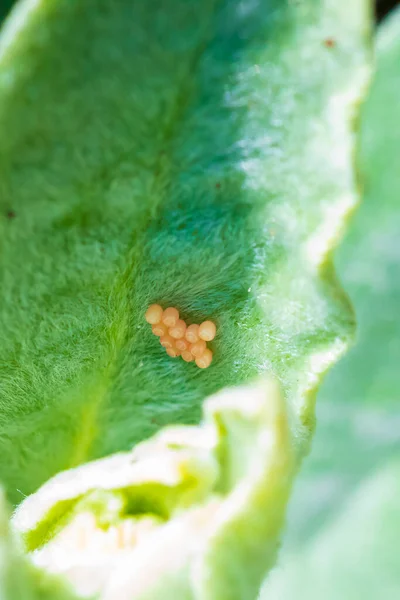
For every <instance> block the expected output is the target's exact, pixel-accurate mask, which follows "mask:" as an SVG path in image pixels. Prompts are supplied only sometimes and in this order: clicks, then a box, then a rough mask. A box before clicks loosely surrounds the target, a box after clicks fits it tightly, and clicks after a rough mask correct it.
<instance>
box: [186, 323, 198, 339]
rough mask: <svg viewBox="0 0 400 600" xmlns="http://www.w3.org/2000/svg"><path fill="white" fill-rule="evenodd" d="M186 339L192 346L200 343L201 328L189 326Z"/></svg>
mask: <svg viewBox="0 0 400 600" xmlns="http://www.w3.org/2000/svg"><path fill="white" fill-rule="evenodd" d="M185 337H186V339H187V341H188V342H190V343H191V344H195V343H196V342H198V341H199V339H200V338H199V326H198V325H194V324H193V325H189V327H188V328H187V329H186V333H185Z"/></svg>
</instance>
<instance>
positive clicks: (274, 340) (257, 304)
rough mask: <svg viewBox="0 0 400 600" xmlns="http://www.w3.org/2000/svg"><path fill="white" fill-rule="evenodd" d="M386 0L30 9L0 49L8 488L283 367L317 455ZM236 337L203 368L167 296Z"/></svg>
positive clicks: (15, 494) (42, 4)
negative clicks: (318, 414)
mask: <svg viewBox="0 0 400 600" xmlns="http://www.w3.org/2000/svg"><path fill="white" fill-rule="evenodd" d="M369 24H370V19H369V4H368V2H367V1H366V0H354V1H353V2H352V3H351V6H349V5H348V4H347V5H343V4H342V3H338V2H337V1H336V0H324V1H323V2H321V1H320V0H304V1H301V2H289V1H284V2H282V1H281V0H260V1H259V2H254V1H253V0H243V1H241V2H239V1H234V0H220V1H215V0H204V1H200V0H193V1H190V2H188V1H187V0H163V1H161V0H154V1H153V2H151V3H150V2H145V1H142V0H136V1H134V2H132V1H131V0H129V1H128V0H115V1H113V2H111V1H110V0H87V1H86V2H80V1H78V0H27V1H25V2H22V3H21V4H19V5H18V6H17V9H16V10H15V11H14V13H13V14H12V15H11V17H10V18H9V19H8V21H7V22H6V25H5V28H4V29H3V33H2V38H1V42H0V131H1V132H2V133H1V136H0V172H1V179H0V211H1V218H0V228H1V230H0V240H1V242H0V243H1V249H0V260H1V263H0V273H1V280H2V285H1V294H2V298H1V313H0V319H1V322H0V329H1V331H2V336H3V341H2V344H1V355H0V382H1V383H0V386H1V389H0V394H1V395H0V415H1V416H0V479H1V480H2V481H4V483H5V485H6V489H7V491H8V494H9V497H10V499H11V500H12V501H13V502H18V501H20V500H21V499H22V496H21V494H29V493H30V492H32V491H33V490H35V489H36V488H37V487H38V486H39V485H40V484H41V483H42V482H43V481H45V480H47V479H48V478H49V477H50V476H51V475H53V474H54V473H56V472H57V471H59V470H61V469H64V468H68V467H72V466H75V465H78V464H81V463H82V462H84V461H86V460H88V459H90V458H96V457H100V456H103V455H106V454H109V453H112V452H115V451H118V450H123V449H127V448H130V447H131V446H132V445H133V444H135V443H136V442H138V441H140V440H141V439H144V438H146V437H148V436H149V435H151V434H152V433H154V432H155V431H156V430H158V429H159V428H160V427H162V426H163V425H165V424H167V423H171V422H178V423H193V422H197V421H198V419H199V416H200V406H201V403H202V401H203V399H204V398H205V397H206V396H208V395H209V394H211V393H214V392H216V391H218V390H219V389H221V388H222V387H225V386H227V385H236V384H239V383H241V382H244V381H247V380H249V379H250V378H252V377H254V376H255V375H258V374H260V373H261V374H262V373H272V374H274V375H276V376H277V377H278V378H279V380H280V381H281V383H282V386H283V389H284V393H285V396H286V398H287V402H288V406H289V408H290V421H291V429H292V432H293V439H294V441H295V445H296V448H297V452H298V455H299V456H301V455H302V454H303V453H304V452H305V451H306V449H307V447H308V442H309V438H310V433H311V431H312V429H313V423H314V407H313V404H314V392H315V388H316V386H317V384H318V382H319V380H320V376H321V374H322V373H323V372H325V370H326V369H327V368H328V367H329V366H330V365H331V364H332V363H333V362H334V361H335V360H336V359H337V357H338V356H339V355H340V354H341V353H342V352H343V351H344V349H345V348H346V344H347V342H348V339H349V337H350V335H351V330H352V323H353V317H352V314H351V311H350V310H349V306H348V302H347V299H346V297H345V296H344V295H343V293H342V292H341V291H340V288H339V287H338V285H337V283H336V281H335V277H334V274H333V269H332V266H331V262H330V258H329V256H330V255H329V252H330V249H331V247H332V246H333V245H334V243H335V241H336V239H337V236H338V234H339V232H340V230H341V228H342V225H343V222H344V219H345V217H346V215H347V214H348V212H349V211H350V210H351V209H352V208H353V207H354V203H355V195H354V191H355V180H354V173H353V168H352V149H353V137H354V134H353V130H352V126H353V118H354V115H355V113H356V104H357V102H358V101H359V98H360V96H361V94H362V90H363V88H364V85H365V81H366V77H367V72H368V62H369V50H368V43H369V42H368V38H369ZM155 301H156V302H159V303H161V304H162V305H163V306H167V305H173V306H177V307H178V308H179V309H180V311H181V313H182V315H184V317H185V318H187V319H188V320H190V321H191V322H198V321H199V320H203V319H204V318H212V319H213V320H215V321H216V323H217V326H218V335H217V338H216V340H215V344H214V346H213V350H214V356H215V360H214V362H213V364H212V366H211V367H210V368H209V369H207V370H206V371H200V370H198V369H196V367H195V366H194V365H191V364H189V365H188V364H185V363H184V362H183V361H173V360H172V359H170V358H169V357H168V356H166V355H165V354H164V352H163V351H162V349H161V348H160V346H159V345H158V343H157V340H156V339H155V338H154V336H152V334H151V332H150V330H149V327H148V326H147V324H146V323H145V322H144V319H143V315H144V312H145V310H146V308H147V306H148V304H149V303H151V302H155Z"/></svg>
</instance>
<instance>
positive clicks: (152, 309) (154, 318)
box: [144, 304, 163, 325]
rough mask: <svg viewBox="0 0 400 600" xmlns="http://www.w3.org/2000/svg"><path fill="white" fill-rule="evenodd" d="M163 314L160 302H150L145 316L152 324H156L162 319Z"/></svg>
mask: <svg viewBox="0 0 400 600" xmlns="http://www.w3.org/2000/svg"><path fill="white" fill-rule="evenodd" d="M162 315H163V309H162V308H161V306H160V305H159V304H150V306H149V308H148V309H147V310H146V314H145V315H144V318H145V319H146V321H147V322H148V323H150V325H156V323H159V322H160V321H161V317H162Z"/></svg>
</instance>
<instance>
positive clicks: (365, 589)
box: [262, 10, 400, 600]
mask: <svg viewBox="0 0 400 600" xmlns="http://www.w3.org/2000/svg"><path fill="white" fill-rule="evenodd" d="M399 113H400V10H397V11H396V12H395V13H393V15H392V16H391V17H390V18H389V19H388V20H386V21H385V22H384V23H383V24H382V26H381V27H380V30H379V33H378V38H377V71H376V75H375V78H374V81H373V84H372V87H371V91H370V94H369V98H368V100H367V102H366V104H365V106H364V107H363V110H362V119H361V125H362V126H361V143H360V151H359V165H360V172H361V176H362V181H363V186H364V198H363V202H362V204H361V207H360V210H359V211H358V212H357V215H356V216H355V218H354V221H353V224H352V227H351V230H350V233H349V235H348V237H347V238H346V240H345V242H344V244H343V245H342V246H341V248H340V249H339V251H338V255H337V264H338V271H339V274H340V275H341V277H342V279H343V282H344V286H345V289H347V290H348V291H349V295H350V298H351V300H352V302H353V303H354V306H355V310H356V315H357V320H358V336H357V344H356V345H355V347H354V348H353V349H352V350H351V351H350V352H349V353H348V355H347V356H346V357H345V358H344V359H343V360H342V361H341V362H340V363H339V364H338V365H337V366H336V367H335V368H334V369H333V370H332V372H331V373H330V374H329V376H328V377H327V379H326V382H325V383H324V384H323V386H322V387H321V390H320V394H319V419H318V427H317V434H316V436H315V442H314V448H313V453H312V454H311V457H310V460H308V461H306V462H305V464H304V470H303V472H302V475H301V477H300V478H299V481H298V485H297V487H296V488H295V493H294V496H293V501H292V505H291V510H290V514H289V526H288V535H287V539H286V543H285V545H284V547H283V551H282V555H281V559H282V561H281V566H280V568H279V569H278V570H277V571H276V573H275V574H274V577H272V579H271V581H270V585H271V587H270V586H269V585H266V588H265V592H264V594H263V595H262V598H263V600H267V599H269V598H273V599H275V598H276V597H279V599H280V600H292V599H293V597H299V598H303V597H305V598H308V599H309V600H314V599H320V598H324V599H325V598H326V599H327V600H330V599H335V600H336V599H337V598H340V600H353V599H354V598H363V599H365V600H375V599H376V598H385V599H386V598H397V597H399V596H400V578H399V573H400V558H399V556H400V555H399V551H398V540H399V538H400V519H399V514H398V508H397V505H398V497H399V481H400V479H399V447H400V433H399V431H400V426H399V425H400V410H399V375H398V373H399V367H398V365H399V362H400V345H399V339H400V320H399V305H400V255H399V241H398V232H399V229H400V205H399V195H400V180H399V174H398V157H399V155H400V123H399V119H398V115H399ZM300 557H304V558H300ZM295 563H297V564H298V566H296V564H295ZM301 571H302V573H301ZM307 573H309V574H310V573H312V578H311V577H310V576H308V575H307ZM278 591H279V593H280V595H279V594H278ZM277 594H278V596H277Z"/></svg>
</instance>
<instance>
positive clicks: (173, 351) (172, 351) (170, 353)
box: [165, 348, 181, 358]
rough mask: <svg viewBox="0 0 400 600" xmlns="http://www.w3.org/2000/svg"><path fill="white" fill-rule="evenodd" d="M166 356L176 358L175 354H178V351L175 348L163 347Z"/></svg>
mask: <svg viewBox="0 0 400 600" xmlns="http://www.w3.org/2000/svg"><path fill="white" fill-rule="evenodd" d="M165 350H166V352H167V354H168V356H170V357H171V358H176V357H177V356H180V354H181V353H180V352H179V350H178V349H177V348H166V349H165Z"/></svg>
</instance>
